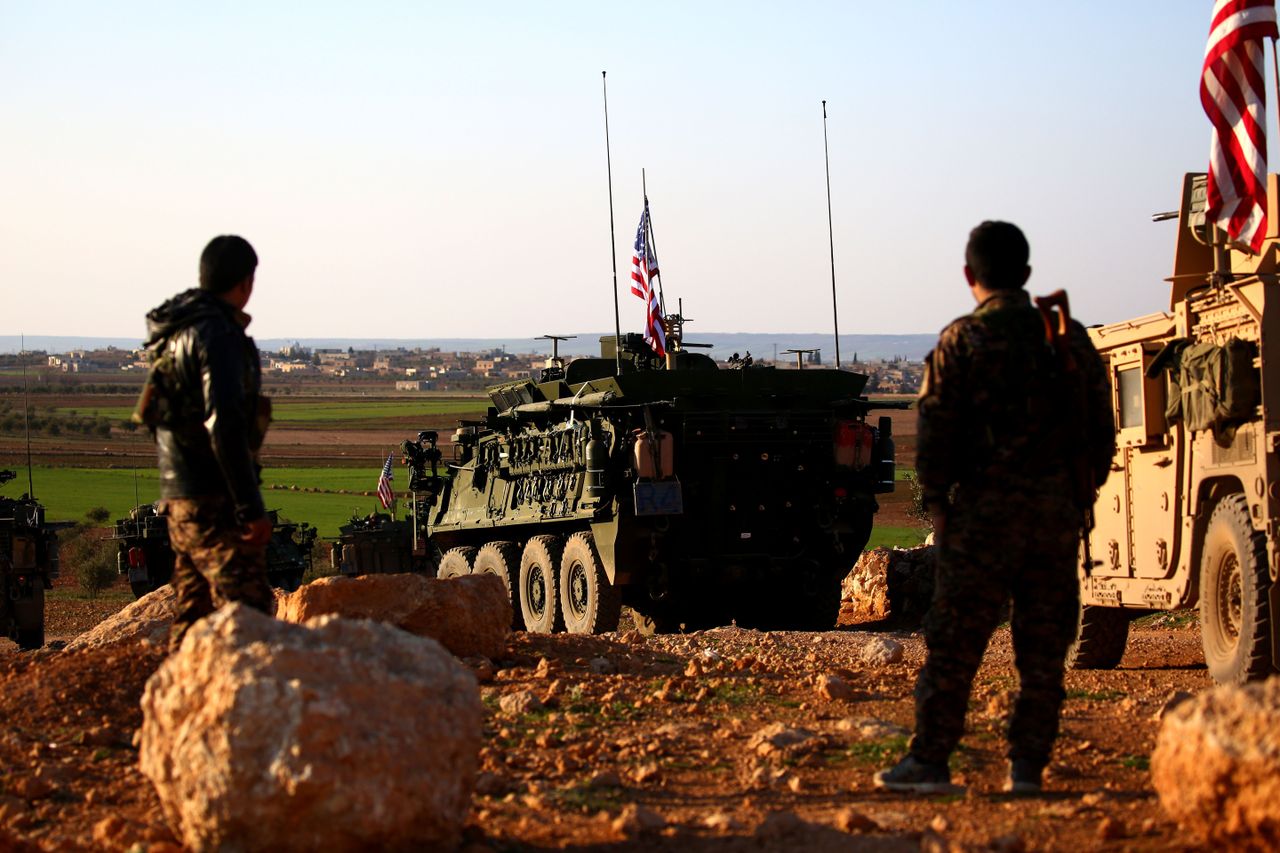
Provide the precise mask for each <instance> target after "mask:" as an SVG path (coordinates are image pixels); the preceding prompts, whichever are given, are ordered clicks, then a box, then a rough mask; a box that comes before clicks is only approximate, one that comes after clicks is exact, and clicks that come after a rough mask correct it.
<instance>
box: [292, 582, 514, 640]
mask: <svg viewBox="0 0 1280 853" xmlns="http://www.w3.org/2000/svg"><path fill="white" fill-rule="evenodd" d="M326 613H335V614H337V615H339V616H345V617H347V618H351V619H376V620H378V621H379V622H389V623H391V624H392V625H395V626H396V627H397V628H402V629H404V630H405V631H408V632H409V633H410V634H417V635H418V636H420V637H430V638H431V639H433V640H437V641H439V642H440V643H441V644H442V645H443V646H444V647H445V648H446V649H448V650H449V651H451V652H453V653H454V654H455V655H457V656H458V657H460V658H465V657H473V656H480V657H486V658H490V659H494V658H501V657H503V656H505V654H506V650H507V636H508V634H509V632H510V627H511V602H510V600H509V599H508V597H507V590H506V587H504V586H503V585H502V581H501V580H500V579H498V577H496V576H495V575H467V576H465V577H460V578H428V577H424V576H422V575H417V574H398V575H361V576H359V577H343V576H341V575H335V576H333V577H326V578H320V579H319V580H315V581H312V582H311V583H309V584H307V585H306V586H302V587H299V588H298V589H297V590H296V591H295V592H292V593H290V594H288V595H286V596H285V597H284V599H283V600H282V601H281V602H280V605H279V607H278V608H277V610H276V615H277V616H278V617H279V618H280V619H283V620H285V621H286V622H298V623H302V622H305V621H307V620H308V619H313V618H315V617H316V616H321V615H323V614H326Z"/></svg>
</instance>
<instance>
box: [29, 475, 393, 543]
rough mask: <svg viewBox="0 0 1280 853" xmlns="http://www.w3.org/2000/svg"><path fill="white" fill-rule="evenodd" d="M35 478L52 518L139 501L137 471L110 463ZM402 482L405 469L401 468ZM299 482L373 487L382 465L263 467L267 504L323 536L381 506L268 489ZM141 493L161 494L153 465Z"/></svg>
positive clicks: (367, 500) (120, 508) (114, 513)
mask: <svg viewBox="0 0 1280 853" xmlns="http://www.w3.org/2000/svg"><path fill="white" fill-rule="evenodd" d="M25 473H26V472H25V471H23V472H20V474H22V475H23V476H20V477H19V478H18V479H17V480H14V481H13V482H11V483H9V484H7V485H6V486H5V489H4V494H5V495H7V496H10V497H13V496H17V495H18V494H20V493H22V492H24V491H26V477H25ZM32 473H33V477H34V481H35V493H36V496H37V497H38V498H39V499H40V502H41V503H43V504H44V506H45V515H46V517H47V518H48V519H49V520H50V521H80V520H81V519H83V518H84V515H85V513H86V512H87V511H88V510H90V509H91V508H93V507H99V506H103V507H106V508H107V510H108V511H109V512H110V513H111V517H112V518H113V519H116V518H124V517H125V516H126V515H127V514H128V512H129V510H130V509H131V508H132V507H133V506H134V494H135V491H134V484H135V479H134V472H133V471H128V470H120V469H107V468H46V467H36V468H35V469H34V471H33V472H32ZM396 476H397V480H401V482H400V483H398V485H402V484H403V481H402V478H403V477H404V472H403V470H397V471H396ZM276 483H278V484H280V485H284V486H286V487H287V486H292V485H296V486H298V488H299V489H307V488H326V489H348V490H359V491H365V490H368V491H370V492H371V491H372V490H373V489H374V488H375V487H376V486H377V483H378V468H377V466H371V467H370V468H369V470H367V471H366V470H362V469H359V468H356V469H349V468H327V469H325V468H275V469H271V468H268V469H267V470H266V471H264V472H263V485H264V488H263V492H262V499H263V501H264V502H265V503H266V505H267V509H278V510H280V514H281V515H283V516H285V517H286V518H289V519H292V520H293V521H306V522H309V523H310V524H312V525H314V526H315V527H316V528H317V529H318V530H319V531H320V535H321V536H337V535H338V526H339V525H340V524H345V523H346V522H347V520H348V519H350V518H351V516H352V515H353V514H355V515H368V514H369V513H371V512H374V511H381V504H380V503H379V502H378V499H377V498H376V497H364V496H363V495H359V494H348V495H336V494H323V493H319V494H318V493H314V492H304V491H297V492H294V491H283V490H276V489H271V488H269V487H270V486H271V485H272V484H276ZM136 494H137V497H138V501H140V502H141V503H150V502H152V501H154V500H157V499H158V498H159V497H160V484H159V481H158V479H157V477H156V471H155V469H154V468H146V469H143V468H140V469H138V471H137V492H136Z"/></svg>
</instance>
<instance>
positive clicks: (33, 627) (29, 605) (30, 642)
mask: <svg viewBox="0 0 1280 853" xmlns="http://www.w3.org/2000/svg"><path fill="white" fill-rule="evenodd" d="M34 586H35V588H34V589H33V590H32V591H31V595H30V596H29V597H26V598H19V599H18V600H17V601H15V602H13V621H14V625H15V627H16V628H17V631H16V636H15V637H14V640H15V641H16V642H17V643H18V648H20V649H24V650H27V651H30V650H32V649H38V648H41V647H43V646H44V587H43V586H41V585H40V581H39V579H36V580H35V581H34Z"/></svg>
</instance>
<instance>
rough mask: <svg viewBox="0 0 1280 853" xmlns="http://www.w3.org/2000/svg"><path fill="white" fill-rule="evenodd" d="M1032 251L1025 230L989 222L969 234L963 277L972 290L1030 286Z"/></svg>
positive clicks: (1012, 225)
mask: <svg viewBox="0 0 1280 853" xmlns="http://www.w3.org/2000/svg"><path fill="white" fill-rule="evenodd" d="M1030 256H1031V247H1030V246H1028V245H1027V238H1026V237H1024V236H1023V234H1022V229H1020V228H1019V227H1018V226H1017V225H1014V224H1013V223H1011V222H997V221H992V220H987V221H986V222H984V223H982V224H981V225H979V226H978V227H977V228H975V229H973V230H972V231H970V232H969V245H967V246H965V249H964V275H965V278H967V279H968V280H969V285H970V286H971V287H975V286H981V287H983V288H985V289H986V290H1017V289H1018V288H1020V287H1022V286H1023V285H1024V284H1026V283H1027V279H1028V278H1029V277H1030V276H1031V267H1029V266H1027V260H1028V259H1029V258H1030Z"/></svg>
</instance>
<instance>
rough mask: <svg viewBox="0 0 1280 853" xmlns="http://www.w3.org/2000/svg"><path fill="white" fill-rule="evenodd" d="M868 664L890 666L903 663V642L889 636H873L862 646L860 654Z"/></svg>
mask: <svg viewBox="0 0 1280 853" xmlns="http://www.w3.org/2000/svg"><path fill="white" fill-rule="evenodd" d="M859 657H860V658H861V659H862V662H863V663H865V664H866V665H867V666H888V665H889V664H891V663H902V643H899V642H898V641H897V640H890V639H889V638H888V637H873V638H872V639H871V640H870V641H868V642H867V644H866V645H865V646H863V647H862V653H861V654H860V655H859Z"/></svg>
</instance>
